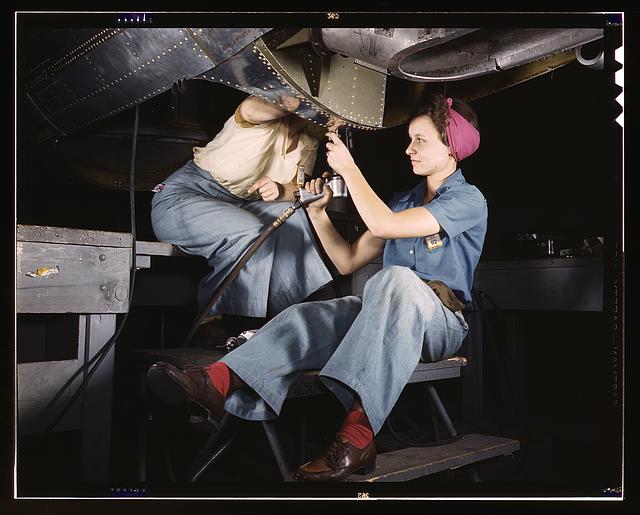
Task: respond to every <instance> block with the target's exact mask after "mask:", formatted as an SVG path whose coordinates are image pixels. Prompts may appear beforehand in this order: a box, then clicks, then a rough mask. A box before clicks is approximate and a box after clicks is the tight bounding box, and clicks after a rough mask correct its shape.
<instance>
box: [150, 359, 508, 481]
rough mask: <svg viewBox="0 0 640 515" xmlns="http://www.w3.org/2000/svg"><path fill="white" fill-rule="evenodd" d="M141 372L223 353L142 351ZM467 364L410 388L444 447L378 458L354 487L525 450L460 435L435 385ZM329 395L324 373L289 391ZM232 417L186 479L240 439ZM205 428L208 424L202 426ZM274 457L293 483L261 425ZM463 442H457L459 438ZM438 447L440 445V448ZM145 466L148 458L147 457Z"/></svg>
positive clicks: (417, 378)
mask: <svg viewBox="0 0 640 515" xmlns="http://www.w3.org/2000/svg"><path fill="white" fill-rule="evenodd" d="M138 353H139V358H140V367H141V372H146V370H147V369H148V367H149V366H151V364H153V363H155V362H156V361H168V362H170V363H173V364H174V365H175V366H178V367H180V368H184V367H186V366H190V365H204V364H207V363H211V362H212V361H215V360H217V359H219V357H220V356H221V354H220V353H219V352H215V351H211V350H207V349H184V348H180V349H147V350H141V351H138ZM466 363H467V360H466V358H465V357H462V356H454V357H451V358H448V359H445V360H442V361H438V362H435V363H419V364H418V365H417V367H416V369H415V371H414V372H413V374H412V375H411V377H410V379H409V382H408V384H412V383H424V385H425V387H426V389H427V393H428V395H429V398H430V400H431V402H432V405H433V407H434V411H435V413H437V415H438V417H439V419H440V421H441V422H442V424H443V425H444V427H445V429H446V432H447V438H443V439H442V440H443V441H446V442H448V443H443V444H442V445H439V446H429V447H409V448H403V449H400V450H395V451H389V452H385V453H381V454H379V455H378V458H377V462H376V468H375V470H374V471H373V472H372V473H371V474H368V475H357V474H354V475H352V476H351V477H350V478H348V481H350V482H353V481H363V482H373V481H408V480H411V479H416V478H418V477H422V476H426V475H429V474H434V473H437V472H442V471H445V470H450V469H454V468H458V467H461V466H464V465H469V464H472V463H476V462H478V461H482V460H486V459H489V458H493V457H496V456H500V455H509V454H512V453H513V452H515V451H517V450H518V449H519V442H518V441H517V440H513V439H510V438H503V437H498V436H490V435H482V434H466V435H459V434H458V433H457V431H456V430H455V428H454V425H453V423H452V421H451V419H450V417H449V415H448V413H447V410H446V409H445V407H444V405H443V404H442V401H441V399H440V397H439V395H438V393H437V392H436V389H435V387H434V385H433V382H434V381H439V380H443V379H452V378H457V377H461V376H462V371H463V367H464V366H466ZM323 393H326V390H325V388H324V386H323V385H322V383H321V381H320V380H319V378H318V371H317V370H312V371H307V372H305V373H303V374H302V376H301V377H300V378H299V379H298V381H296V383H294V384H293V385H292V387H291V389H290V391H289V395H288V397H287V398H288V399H293V398H303V397H310V396H315V395H320V394H323ZM233 418H234V417H233V416H232V415H230V414H227V415H225V417H224V418H223V420H222V423H221V425H220V428H219V429H218V430H216V431H213V432H212V433H211V434H210V436H209V437H208V439H207V440H206V442H205V443H204V445H202V447H201V448H200V450H199V452H198V454H197V456H196V457H195V458H194V460H193V463H192V465H191V467H190V469H189V470H188V471H187V473H186V476H185V477H184V479H186V480H188V481H196V480H198V479H199V478H200V477H201V476H202V475H203V474H204V473H205V472H206V471H207V470H208V469H209V468H210V467H211V466H212V465H214V463H215V462H216V461H217V460H218V459H219V458H220V457H221V456H222V454H223V453H224V452H225V451H226V450H227V448H228V447H229V446H230V444H231V443H232V442H233V440H234V439H235V438H236V436H237V433H236V432H235V431H234V429H233V427H232V419H233ZM199 422H202V421H199ZM261 424H262V426H263V429H264V431H265V435H266V437H267V439H268V442H269V445H270V447H271V450H272V452H273V456H274V458H275V461H276V463H277V465H278V468H279V470H280V472H281V474H282V478H283V480H284V481H293V480H294V472H293V467H292V464H291V461H292V460H291V458H290V457H289V456H287V453H286V452H285V451H284V447H283V444H282V442H281V437H280V435H279V433H278V429H277V421H276V420H269V421H262V422H261ZM453 437H457V438H453ZM436 443H437V442H436ZM141 460H144V455H141Z"/></svg>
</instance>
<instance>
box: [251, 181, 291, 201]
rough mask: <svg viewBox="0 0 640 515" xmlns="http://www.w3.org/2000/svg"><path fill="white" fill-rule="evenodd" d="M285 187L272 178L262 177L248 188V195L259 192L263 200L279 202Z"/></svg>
mask: <svg viewBox="0 0 640 515" xmlns="http://www.w3.org/2000/svg"><path fill="white" fill-rule="evenodd" d="M283 189H284V188H283V186H282V184H280V183H277V182H275V181H274V180H273V179H271V178H270V177H260V178H259V179H258V180H257V181H256V182H254V183H253V184H251V185H250V186H249V187H248V188H247V193H254V192H256V191H257V192H258V194H259V195H260V197H262V200H266V201H273V200H278V198H279V197H280V195H281V194H282V191H283Z"/></svg>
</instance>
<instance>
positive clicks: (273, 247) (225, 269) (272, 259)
mask: <svg viewBox="0 0 640 515" xmlns="http://www.w3.org/2000/svg"><path fill="white" fill-rule="evenodd" d="M163 184H164V187H163V189H162V190H161V191H159V192H158V193H156V194H155V195H154V196H153V199H152V203H151V221H152V225H153V231H154V233H155V235H156V237H157V238H158V240H160V241H163V242H168V243H173V244H174V245H177V246H178V247H179V248H180V249H182V250H183V251H184V252H186V253H187V254H192V255H198V256H202V257H204V258H205V259H207V260H208V264H209V266H210V267H211V272H210V273H209V274H207V275H206V276H205V277H204V278H203V279H202V280H201V281H200V284H199V285H198V305H199V309H204V307H205V306H206V305H207V303H208V302H209V300H210V299H211V296H212V294H213V292H214V291H215V289H216V288H217V287H218V286H219V285H220V284H221V283H222V281H223V280H224V278H225V277H226V276H227V274H228V273H229V272H230V271H231V269H232V268H233V266H234V265H235V264H236V263H237V261H238V260H239V259H240V258H241V257H242V255H243V254H244V253H245V252H246V251H247V249H248V248H249V247H250V246H251V244H252V243H253V242H254V241H255V240H256V239H257V238H258V235H259V234H260V232H261V230H262V229H263V227H264V226H266V225H270V224H271V223H272V222H273V221H274V220H275V219H276V218H277V217H278V216H280V215H281V214H282V213H283V212H284V211H285V209H287V208H288V207H289V206H290V205H291V204H292V203H291V202H265V201H262V200H256V201H247V200H244V199H241V198H239V197H237V196H235V195H233V194H232V193H230V192H229V191H228V190H227V189H226V188H224V187H223V186H221V185H220V184H218V182H217V181H215V180H214V179H213V178H212V177H211V175H210V174H209V173H208V172H207V171H206V170H203V169H202V168H200V167H199V166H197V165H196V164H195V163H194V162H193V161H189V162H188V163H187V164H186V165H185V166H183V167H182V168H180V169H179V170H177V171H176V172H174V173H173V174H172V175H171V176H169V177H168V178H167V179H166V180H165V181H164V183H163ZM303 211H304V210H302V209H300V210H297V211H296V212H294V214H293V215H292V216H291V217H290V218H289V219H288V220H287V221H286V222H285V223H284V224H282V225H281V226H280V227H279V228H278V229H277V230H275V231H274V232H273V233H272V234H271V235H270V236H269V238H268V239H267V240H266V241H265V242H264V243H263V244H262V246H261V247H260V248H259V249H258V250H257V252H256V253H255V254H254V255H253V256H252V257H251V258H250V259H249V261H248V262H247V264H246V265H245V266H244V267H243V269H242V270H241V271H240V273H239V275H238V276H237V277H236V279H234V281H233V282H232V283H231V284H230V285H229V287H227V289H226V290H225V291H224V293H223V294H222V296H221V298H220V299H219V300H218V301H217V302H216V303H215V304H214V305H213V306H212V308H211V310H210V312H209V315H217V314H220V313H224V314H230V315H243V316H249V317H266V316H273V315H275V314H277V313H279V312H280V311H282V310H283V309H284V308H286V307H287V306H291V305H292V304H295V303H297V302H300V301H301V300H303V299H305V298H306V297H308V296H309V295H311V294H312V293H313V292H314V291H316V290H318V289H319V288H321V287H323V286H325V285H326V284H328V283H329V282H331V280H332V276H331V273H330V272H329V270H328V269H327V267H326V265H325V263H324V261H323V258H322V256H321V254H320V251H319V248H318V245H317V243H316V239H315V235H314V234H313V231H312V229H311V224H310V222H309V220H308V218H307V216H306V213H304V212H303Z"/></svg>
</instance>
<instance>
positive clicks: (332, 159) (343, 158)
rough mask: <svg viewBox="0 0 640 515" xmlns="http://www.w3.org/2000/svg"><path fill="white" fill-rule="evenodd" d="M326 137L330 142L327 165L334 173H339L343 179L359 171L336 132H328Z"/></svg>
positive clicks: (328, 144) (328, 143)
mask: <svg viewBox="0 0 640 515" xmlns="http://www.w3.org/2000/svg"><path fill="white" fill-rule="evenodd" d="M326 136H327V137H328V138H329V140H330V141H328V142H327V164H328V165H329V166H330V167H331V168H332V169H333V171H334V172H337V173H339V174H340V175H342V176H343V177H345V176H347V175H348V174H349V173H350V172H351V171H353V170H355V169H357V168H358V167H357V166H356V163H355V161H354V160H353V157H352V156H351V154H350V152H349V149H348V148H347V147H346V146H345V144H344V143H343V142H342V140H341V139H340V138H339V137H338V135H337V134H336V133H335V132H327V133H326Z"/></svg>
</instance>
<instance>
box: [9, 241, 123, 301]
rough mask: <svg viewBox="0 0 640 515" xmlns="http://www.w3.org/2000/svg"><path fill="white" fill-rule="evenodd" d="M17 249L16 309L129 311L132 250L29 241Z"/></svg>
mask: <svg viewBox="0 0 640 515" xmlns="http://www.w3.org/2000/svg"><path fill="white" fill-rule="evenodd" d="M16 250H17V256H16V290H17V291H16V301H17V304H16V307H17V311H18V313H123V312H125V311H127V309H128V307H129V268H130V261H131V252H130V250H129V249H127V248H113V247H100V246H88V245H69V244H59V243H36V242H26V241H25V242H18V243H17V246H16ZM42 269H49V270H54V271H55V273H51V274H49V275H38V272H39V270H42ZM28 274H30V275H28ZM34 275H35V277H34Z"/></svg>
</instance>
